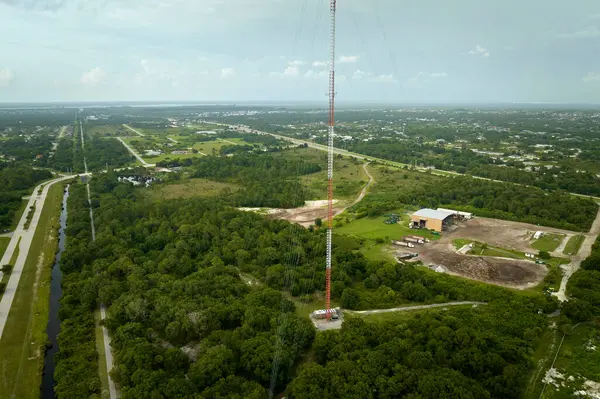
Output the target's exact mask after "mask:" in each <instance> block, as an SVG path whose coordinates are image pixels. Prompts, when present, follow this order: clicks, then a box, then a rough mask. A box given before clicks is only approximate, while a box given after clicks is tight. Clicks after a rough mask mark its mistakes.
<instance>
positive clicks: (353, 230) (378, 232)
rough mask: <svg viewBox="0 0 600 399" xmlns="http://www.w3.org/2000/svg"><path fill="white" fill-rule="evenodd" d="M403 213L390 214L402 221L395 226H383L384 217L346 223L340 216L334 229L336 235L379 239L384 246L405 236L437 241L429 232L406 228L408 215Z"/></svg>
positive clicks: (398, 211) (401, 211)
mask: <svg viewBox="0 0 600 399" xmlns="http://www.w3.org/2000/svg"><path fill="white" fill-rule="evenodd" d="M404 212H405V211H404V210H395V211H391V212H390V213H396V214H398V215H399V216H401V217H402V221H400V222H398V223H396V224H385V223H384V221H385V220H386V219H388V218H387V217H385V216H379V217H375V218H369V217H364V218H360V219H354V220H351V219H349V220H348V221H347V222H346V219H347V218H345V217H344V215H343V214H342V215H341V216H340V217H339V218H337V220H338V221H341V222H340V223H341V226H340V223H337V226H338V227H336V233H338V234H346V235H351V236H356V237H360V238H369V239H372V240H375V239H377V238H381V239H384V240H385V241H386V244H389V241H390V240H399V239H400V238H401V237H403V236H407V235H418V236H422V237H426V238H429V239H432V240H437V239H439V236H435V235H433V234H432V233H431V232H429V231H426V230H413V229H410V228H408V226H407V225H408V215H405V214H404Z"/></svg>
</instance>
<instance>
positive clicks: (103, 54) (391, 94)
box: [0, 0, 600, 104]
mask: <svg viewBox="0 0 600 399" xmlns="http://www.w3.org/2000/svg"><path fill="white" fill-rule="evenodd" d="M337 11H338V12H337V35H336V37H337V55H336V57H335V62H336V64H335V65H336V101H340V102H365V103H366V102H378V103H414V104H428V103H445V104H446V103H447V104H452V103H498V102H509V103H510V102H548V103H598V104H600V51H599V49H600V1H598V0H571V1H562V0H518V1H517V0H452V1H449V0H338V2H337ZM0 49H1V50H0V102H53V101H56V102H60V101H197V102H240V103H241V102H248V101H261V102H307V101H309V102H323V103H324V104H325V103H326V102H327V96H326V93H327V89H328V85H327V76H328V72H327V70H328V67H329V62H328V60H329V1H328V0H0Z"/></svg>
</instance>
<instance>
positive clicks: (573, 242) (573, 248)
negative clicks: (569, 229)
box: [563, 234, 585, 256]
mask: <svg viewBox="0 0 600 399" xmlns="http://www.w3.org/2000/svg"><path fill="white" fill-rule="evenodd" d="M584 240H585V236H583V235H580V234H578V235H576V236H572V237H571V238H569V241H568V242H567V245H565V249H564V250H563V254H565V255H571V256H572V255H577V252H579V248H581V244H583V241H584Z"/></svg>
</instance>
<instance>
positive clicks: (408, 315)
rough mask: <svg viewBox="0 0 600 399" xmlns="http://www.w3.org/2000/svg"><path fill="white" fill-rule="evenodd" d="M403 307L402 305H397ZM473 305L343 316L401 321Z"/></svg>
mask: <svg viewBox="0 0 600 399" xmlns="http://www.w3.org/2000/svg"><path fill="white" fill-rule="evenodd" d="M415 305H420V304H418V303H410V304H406V306H407V307H408V306H415ZM398 307H403V306H398ZM470 307H473V305H458V306H452V307H448V308H447V309H448V310H444V308H432V309H416V310H405V311H400V312H386V313H374V314H369V315H364V314H357V313H344V318H348V319H352V318H361V319H363V320H365V321H367V322H369V323H388V322H394V323H397V322H401V321H405V320H409V319H412V318H414V317H415V316H416V315H419V316H424V315H426V314H431V313H440V312H444V313H451V312H452V310H453V309H457V308H470Z"/></svg>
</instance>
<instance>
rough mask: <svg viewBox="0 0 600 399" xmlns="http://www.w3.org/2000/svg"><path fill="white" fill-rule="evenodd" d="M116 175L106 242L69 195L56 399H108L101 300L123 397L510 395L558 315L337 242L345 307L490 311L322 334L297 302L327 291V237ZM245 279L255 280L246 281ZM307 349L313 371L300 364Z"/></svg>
mask: <svg viewBox="0 0 600 399" xmlns="http://www.w3.org/2000/svg"><path fill="white" fill-rule="evenodd" d="M224 170H225V171H226V169H224ZM211 173H213V175H215V174H217V173H219V174H220V173H224V175H222V176H223V177H227V176H228V174H227V173H226V172H223V171H221V170H215V171H214V172H211ZM273 173H276V172H275V171H273ZM279 173H283V172H279ZM112 175H113V174H112V173H108V174H103V175H101V176H98V177H95V178H94V179H93V180H92V182H91V185H92V187H91V188H92V191H93V192H94V193H95V194H97V195H98V199H99V200H98V201H95V205H94V206H95V207H96V209H95V212H94V215H95V222H96V231H97V239H96V241H94V242H92V241H91V239H90V232H89V213H88V212H87V209H86V197H85V193H84V187H83V186H80V185H75V186H73V187H72V192H71V197H70V198H69V219H68V228H67V234H68V238H67V250H66V251H65V252H64V254H63V260H64V261H61V269H62V270H63V273H65V277H64V286H63V289H64V294H63V298H62V300H61V312H60V316H61V321H62V322H61V326H63V329H62V331H61V334H60V341H59V342H60V354H59V357H58V365H57V374H56V377H57V385H56V392H57V397H58V398H71V397H89V396H90V395H94V394H98V391H99V381H98V378H97V374H96V373H95V371H96V370H97V357H96V355H95V352H94V350H93V349H94V345H93V342H94V341H93V316H92V312H93V310H94V309H96V308H97V306H98V304H99V303H104V304H105V305H106V306H107V307H108V320H107V323H106V324H107V326H108V328H109V329H110V331H111V333H112V337H113V343H112V346H113V353H114V360H115V362H116V367H115V369H114V370H113V373H112V375H113V378H114V380H115V381H116V383H117V384H118V385H119V388H120V390H121V393H122V397H123V398H125V399H126V398H147V397H157V398H158V397H169V398H186V397H193V396H195V397H200V398H240V399H241V398H267V397H269V394H268V392H269V390H271V391H272V392H274V393H275V394H277V393H280V392H281V393H283V392H286V393H287V394H288V395H289V397H291V398H294V397H298V398H304V397H314V396H310V395H311V394H312V393H317V392H320V391H319V390H320V389H323V386H325V387H326V388H325V389H328V390H329V391H327V395H329V397H356V398H359V397H361V398H362V397H395V396H394V395H393V394H392V393H393V392H394V391H395V390H397V392H402V393H406V394H407V395H409V396H407V397H411V396H410V395H412V397H415V398H416V397H423V398H434V397H435V398H439V397H453V398H462V397H464V398H469V397H506V398H508V397H514V395H515V393H518V392H520V390H521V389H522V387H523V383H524V378H525V377H524V376H525V375H526V371H527V369H528V367H529V366H530V364H529V360H528V356H527V353H528V351H530V349H531V348H532V347H533V346H534V345H535V343H536V340H537V338H538V337H539V335H540V333H541V332H542V331H543V329H544V328H545V327H544V326H545V322H544V321H545V318H546V316H545V315H543V314H542V315H538V309H543V310H544V311H546V312H551V311H553V310H554V309H556V306H557V305H556V300H552V299H550V298H545V297H543V296H541V295H540V296H531V295H519V294H516V293H513V292H511V291H509V290H505V289H502V288H500V287H495V286H488V285H483V284H477V283H473V282H469V281H465V280H459V279H457V278H454V277H451V276H439V275H437V274H435V273H429V272H425V271H422V270H419V269H418V268H415V267H414V266H408V265H402V264H397V265H391V264H386V263H385V262H372V261H367V260H366V259H365V258H364V257H363V256H362V254H360V253H359V252H358V251H356V248H357V246H358V245H357V243H355V242H353V241H352V239H349V238H347V237H346V238H336V239H335V241H334V259H333V270H334V272H333V276H332V277H333V287H332V288H333V289H332V295H333V298H334V300H336V301H341V303H342V305H343V306H347V307H349V308H360V307H363V306H379V307H381V306H387V305H388V302H389V301H390V300H391V301H402V300H407V301H444V300H446V299H475V300H483V301H489V302H490V305H487V306H489V307H486V308H485V309H484V308H483V307H482V308H481V309H478V310H465V311H462V312H460V311H459V312H454V311H453V312H451V313H439V314H438V315H437V316H427V317H423V318H422V317H419V316H415V318H414V319H411V320H409V321H407V322H403V323H400V324H395V325H390V326H381V327H377V326H375V325H371V324H365V322H363V321H361V320H349V322H348V323H347V324H345V325H344V327H343V328H342V330H341V331H339V332H334V333H324V334H323V333H319V334H315V330H314V328H313V326H312V324H311V322H310V321H309V319H308V318H307V317H306V315H300V314H298V312H297V309H296V303H295V302H297V301H298V300H299V299H300V298H305V297H307V296H308V297H310V296H311V295H315V294H318V293H319V292H321V291H322V290H323V289H324V280H325V279H324V269H323V264H324V251H325V236H324V233H325V231H324V230H307V229H304V228H301V227H299V226H297V225H292V224H290V223H288V222H286V221H280V220H268V219H265V218H264V217H262V216H260V215H256V214H253V213H248V212H240V211H237V210H234V209H232V208H230V207H228V206H226V205H224V204H223V202H222V201H219V200H218V199H215V198H209V199H185V200H170V201H163V202H151V201H148V200H145V199H144V197H143V196H138V194H137V193H138V192H137V191H136V190H137V189H135V188H134V187H133V186H130V185H125V184H115V183H114V180H112V179H113V177H114V176H113V177H111V176H112ZM241 273H243V274H247V275H252V276H254V278H257V279H258V280H259V281H260V282H261V283H260V284H253V285H248V284H246V283H245V282H244V281H243V280H242V279H241V278H240V275H241ZM367 280H368V281H367ZM363 284H364V286H365V288H362V289H358V288H359V287H360V286H361V285H363ZM395 293H397V294H395ZM394 295H397V297H394ZM390 298H391V299H390ZM396 303H398V302H396ZM515 309H516V310H518V311H516V312H515ZM467 326H469V327H467ZM449 336H450V337H452V339H447V338H448V337H449ZM342 338H343V340H342ZM311 348H312V350H314V353H315V356H316V359H315V361H309V360H308V359H306V358H305V357H304V356H305V355H306V354H307V353H308V351H309V350H310V349H311ZM427 351H429V352H431V353H430V354H427V353H426V352H427ZM474 362H475V363H474ZM298 367H300V368H299V369H298ZM297 370H299V372H298V374H297ZM59 371H60V372H59ZM316 374H318V378H316V377H317V375H316ZM395 375H396V377H394V376H395ZM400 377H402V378H400ZM405 377H406V378H405ZM324 379H325V381H328V383H326V384H322V383H321V382H322V381H324ZM468 386H473V387H474V388H473V390H469V389H467V387H468ZM342 393H343V395H342ZM365 394H367V396H363V395H365ZM474 394H475V396H474ZM327 395H325V396H327ZM444 395H446V396H444Z"/></svg>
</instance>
